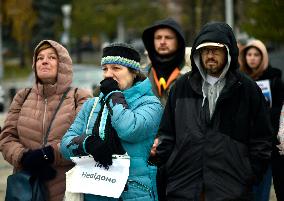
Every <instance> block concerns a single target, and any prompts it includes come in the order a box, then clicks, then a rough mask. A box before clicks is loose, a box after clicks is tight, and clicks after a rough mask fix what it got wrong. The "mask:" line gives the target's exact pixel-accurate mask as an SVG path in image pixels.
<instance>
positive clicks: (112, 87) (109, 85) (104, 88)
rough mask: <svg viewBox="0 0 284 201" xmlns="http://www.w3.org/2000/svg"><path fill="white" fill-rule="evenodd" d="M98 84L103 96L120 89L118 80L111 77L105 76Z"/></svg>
mask: <svg viewBox="0 0 284 201" xmlns="http://www.w3.org/2000/svg"><path fill="white" fill-rule="evenodd" d="M100 84H101V86H100V90H101V92H102V93H103V94H104V95H105V96H106V95H107V94H109V93H110V92H112V91H117V90H120V89H119V86H118V82H117V81H116V80H114V79H113V78H111V77H108V78H105V79H104V80H102V81H101V82H100Z"/></svg>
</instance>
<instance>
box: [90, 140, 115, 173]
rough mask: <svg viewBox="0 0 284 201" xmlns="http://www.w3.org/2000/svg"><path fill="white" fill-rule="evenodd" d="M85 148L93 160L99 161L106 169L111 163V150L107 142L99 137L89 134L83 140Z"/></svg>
mask: <svg viewBox="0 0 284 201" xmlns="http://www.w3.org/2000/svg"><path fill="white" fill-rule="evenodd" d="M85 149H86V151H87V152H88V153H89V154H91V155H92V156H93V158H94V160H95V161H97V162H99V163H100V164H102V165H103V166H104V168H106V169H108V167H109V166H110V165H112V151H111V148H110V147H109V145H108V144H107V143H105V142H104V141H103V140H102V139H101V138H100V137H96V136H94V135H91V136H89V137H88V138H87V139H86V141H85Z"/></svg>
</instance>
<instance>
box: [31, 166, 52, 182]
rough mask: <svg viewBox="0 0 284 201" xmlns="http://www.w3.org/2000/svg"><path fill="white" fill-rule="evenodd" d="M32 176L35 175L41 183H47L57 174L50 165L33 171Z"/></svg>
mask: <svg viewBox="0 0 284 201" xmlns="http://www.w3.org/2000/svg"><path fill="white" fill-rule="evenodd" d="M34 175H37V176H38V177H39V179H40V180H42V181H49V180H51V179H54V178H55V177H56V175H57V172H56V170H55V169H54V168H53V167H52V166H51V165H46V166H43V167H42V168H40V169H37V170H35V171H34Z"/></svg>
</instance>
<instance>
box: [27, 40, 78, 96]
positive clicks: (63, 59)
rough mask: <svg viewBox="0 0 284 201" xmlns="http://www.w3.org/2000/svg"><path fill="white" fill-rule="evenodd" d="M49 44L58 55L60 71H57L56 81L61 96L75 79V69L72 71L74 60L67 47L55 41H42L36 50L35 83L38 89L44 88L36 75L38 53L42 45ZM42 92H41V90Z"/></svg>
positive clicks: (34, 56)
mask: <svg viewBox="0 0 284 201" xmlns="http://www.w3.org/2000/svg"><path fill="white" fill-rule="evenodd" d="M44 43H49V44H50V45H51V46H52V47H53V48H54V49H55V50H56V52H57V55H58V70H57V81H56V93H57V94H60V93H63V92H64V91H66V89H67V88H68V87H69V86H70V85H71V83H72V78H73V69H72V59H71V57H70V55H69V53H68V51H67V49H66V48H65V47H63V46H62V45H61V44H59V43H57V42H55V41H53V40H43V41H41V42H40V43H39V44H38V45H37V46H36V48H35V50H34V55H33V65H32V68H33V71H34V72H35V82H36V85H37V88H40V87H42V85H41V84H40V83H39V82H38V77H37V74H36V70H35V69H36V68H35V65H36V56H37V55H36V52H37V50H38V48H39V47H41V45H42V44H44ZM39 91H41V90H39Z"/></svg>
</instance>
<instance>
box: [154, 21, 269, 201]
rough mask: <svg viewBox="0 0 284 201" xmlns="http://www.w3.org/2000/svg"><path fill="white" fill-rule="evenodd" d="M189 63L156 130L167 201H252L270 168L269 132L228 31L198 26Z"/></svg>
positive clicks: (258, 96)
mask: <svg viewBox="0 0 284 201" xmlns="http://www.w3.org/2000/svg"><path fill="white" fill-rule="evenodd" d="M191 64H192V70H191V72H189V73H186V74H185V75H183V76H182V77H180V78H179V79H178V80H177V81H176V83H175V85H174V86H173V87H172V89H171V91H170V94H169V98H168V101H167V104H166V107H165V111H164V113H163V116H162V120H161V123H160V127H159V130H158V136H159V144H158V147H157V153H156V154H157V158H158V165H163V166H164V167H166V168H165V170H166V171H165V172H166V177H167V184H166V185H167V188H166V200H167V201H177V200H202V201H204V200H206V201H211V200H212V201H215V200H224V201H225V200H226V201H229V200H232V201H233V200H247V201H249V200H252V185H253V184H255V183H257V182H258V181H259V180H260V179H261V177H262V175H263V174H264V172H265V171H266V169H267V165H268V163H269V159H270V154H271V150H272V146H271V138H272V130H271V125H270V121H269V116H268V112H267V111H268V107H267V105H266V103H265V99H264V97H263V95H262V93H261V90H260V89H259V87H258V86H257V84H256V83H255V82H254V81H252V80H251V79H249V78H248V77H247V76H245V75H244V74H243V73H241V72H239V70H238V69H239V64H238V47H237V42H236V39H235V36H234V33H233V30H232V28H231V27H230V26H229V25H228V24H226V23H223V22H211V23H208V24H206V25H204V26H203V27H202V29H201V31H200V32H199V34H198V35H197V36H196V38H195V40H194V43H193V47H192V50H191Z"/></svg>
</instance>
